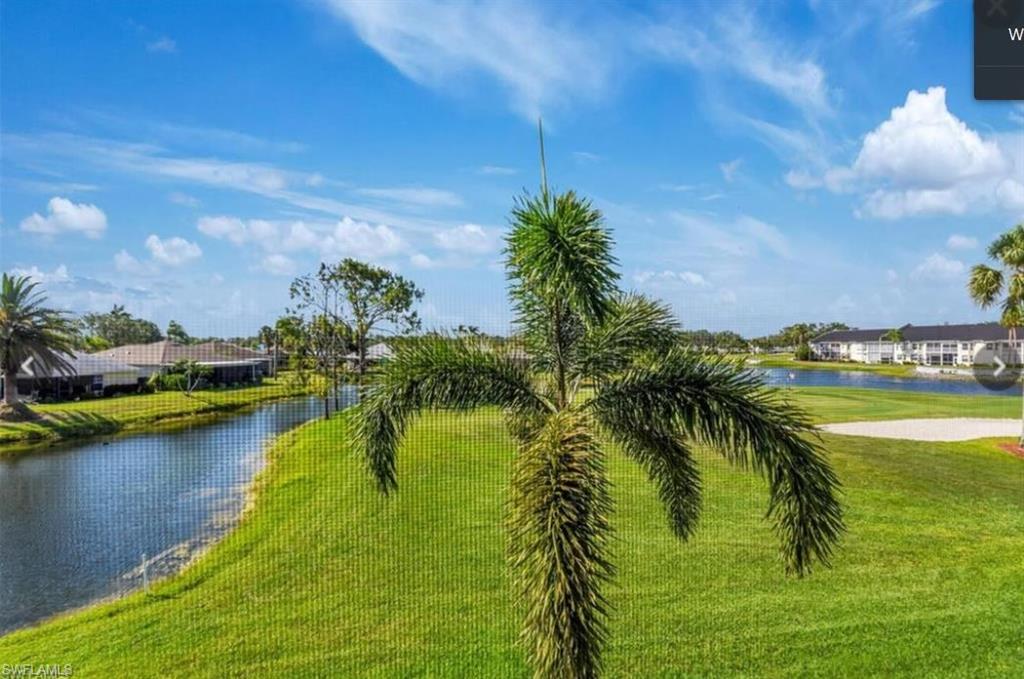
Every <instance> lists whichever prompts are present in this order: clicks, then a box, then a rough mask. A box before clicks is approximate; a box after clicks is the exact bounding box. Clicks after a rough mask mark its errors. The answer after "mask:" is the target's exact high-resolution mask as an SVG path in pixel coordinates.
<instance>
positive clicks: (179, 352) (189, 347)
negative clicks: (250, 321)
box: [94, 340, 272, 384]
mask: <svg viewBox="0 0 1024 679" xmlns="http://www.w3.org/2000/svg"><path fill="white" fill-rule="evenodd" d="M94 355H95V356H101V357H103V358H109V359H112V360H115V361H120V362H122V363H126V364H128V365H130V366H134V367H135V368H138V370H139V372H140V375H141V376H142V378H143V379H148V378H149V376H150V375H152V374H154V373H160V372H164V371H166V370H167V369H168V368H170V367H171V366H173V365H174V364H175V363H177V362H179V361H195V362H196V363H199V364H201V365H205V366H208V367H210V368H211V369H212V370H213V373H212V374H211V376H210V377H209V381H210V382H212V383H214V384H235V383H238V382H259V381H260V380H261V379H262V378H263V377H264V376H265V375H267V374H268V373H269V371H270V363H271V360H272V359H270V358H269V357H267V356H266V355H265V354H263V353H261V352H258V351H254V350H252V349H246V348H245V347H240V346H238V345H236V344H231V343H229V342H204V343H202V344H178V343H177V342H172V341H170V340H162V341H160V342H151V343H149V344H125V345H123V346H120V347H114V348H113V349H106V350H104V351H100V352H97V353H96V354H94Z"/></svg>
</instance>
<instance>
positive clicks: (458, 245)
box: [434, 224, 500, 255]
mask: <svg viewBox="0 0 1024 679" xmlns="http://www.w3.org/2000/svg"><path fill="white" fill-rule="evenodd" d="M434 241H435V242H436V243H437V244H438V246H440V247H441V248H443V249H445V250H451V251H453V252H463V253H467V254H473V255H484V254H487V253H489V252H494V251H496V250H497V249H498V247H499V245H500V241H499V240H498V237H497V235H496V234H494V233H491V232H490V231H488V230H486V229H484V228H483V227H482V226H479V225H477V224H463V225H462V226H456V227H454V228H452V229H446V230H444V231H438V232H437V233H435V234H434Z"/></svg>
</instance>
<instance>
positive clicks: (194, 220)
mask: <svg viewBox="0 0 1024 679" xmlns="http://www.w3.org/2000/svg"><path fill="white" fill-rule="evenodd" d="M970 26H971V18H970V6H969V3H968V2H966V1H964V2H960V1H953V0H950V1H947V2H940V1H938V0H907V2H902V3H897V4H896V8H895V9H893V8H892V6H891V3H889V2H885V1H883V0H878V1H877V2H868V1H865V2H860V3H847V2H825V1H824V0H797V1H795V2H791V3H787V4H782V3H736V4H726V3H721V2H714V3H706V4H699V3H687V4H682V5H681V4H680V3H672V4H658V3H636V4H630V5H624V4H619V3H593V4H588V5H587V6H580V7H578V6H575V5H570V4H568V3H564V4H563V3H559V4H551V3H543V4H542V3H530V2H516V3H480V4H475V3H469V2H460V3H434V2H417V3H405V4H400V3H350V2H343V1H341V0H336V1H331V0H323V1H319V2H317V1H306V2H285V1H281V2H260V3H245V4H242V3H202V2H176V3H138V2H104V3H82V2H66V3H62V2H50V3H35V2H28V1H26V0H15V1H13V2H6V3H3V5H2V6H0V31H2V33H0V66H2V72H3V79H2V85H0V135H2V137H0V143H2V158H0V175H2V187H0V216H2V220H3V221H2V223H0V248H2V261H3V267H4V269H5V270H7V271H12V270H15V271H18V272H23V273H26V272H27V273H30V274H32V275H34V276H35V277H36V278H37V279H39V280H40V281H42V282H43V284H44V285H45V286H46V288H47V290H48V291H49V293H50V294H51V296H52V297H53V298H54V300H55V301H56V302H57V303H58V304H60V305H62V306H65V307H66V308H69V309H71V310H73V311H75V312H79V313H81V312H85V311H91V310H106V309H109V308H110V306H111V305H112V304H114V303H123V304H125V305H126V306H127V307H128V309H129V310H131V311H133V312H134V313H137V314H140V315H144V316H146V317H149V318H152V319H153V320H155V321H157V322H158V323H159V324H160V325H161V326H165V325H166V323H167V321H168V320H170V319H172V318H173V319H177V320H179V321H181V322H183V323H184V324H185V326H186V328H187V329H188V330H190V331H191V332H193V333H194V334H204V335H205V334H219V335H234V334H242V333H249V332H253V331H254V330H255V329H256V328H258V327H259V326H260V325H262V324H264V323H267V322H270V321H272V320H273V319H274V318H275V317H276V316H277V315H278V314H280V313H281V312H283V310H284V308H285V307H286V305H287V303H288V298H287V288H288V282H289V281H290V279H291V277H293V276H294V275H296V274H300V273H303V272H306V271H311V270H313V269H314V268H315V266H316V264H317V263H318V262H319V261H320V260H321V259H331V260H335V259H339V258H341V257H345V256H353V257H357V258H360V259H366V260H370V261H374V262H377V263H380V264H383V265H386V266H389V267H391V268H393V269H395V270H397V271H400V272H401V273H402V274H405V275H408V276H410V277H412V278H413V279H415V280H416V281H417V282H418V283H419V284H420V285H421V287H423V288H424V289H425V291H426V297H425V299H424V303H423V307H422V309H421V312H422V315H423V317H424V319H425V322H426V325H427V326H429V327H436V328H443V327H451V326H453V325H456V324H459V323H468V324H475V325H478V326H481V327H483V328H485V329H487V330H490V331H494V332H507V331H508V329H509V323H510V318H509V314H508V312H507V303H506V301H505V282H504V276H503V273H502V270H501V266H500V259H501V255H500V247H501V234H502V232H503V230H504V229H505V227H506V216H507V214H508V211H509V207H510V205H511V201H512V198H513V196H515V195H516V194H517V193H519V192H520V191H522V190H523V188H530V189H532V188H534V187H536V185H537V183H538V163H537V152H536V130H535V128H536V117H537V116H538V115H543V117H544V123H545V130H546V142H547V150H548V166H549V168H548V169H549V175H550V177H551V180H552V183H553V184H554V185H555V186H556V187H557V188H570V187H571V188H574V189H576V190H578V191H580V192H582V193H583V194H585V195H587V196H589V197H591V198H592V199H593V201H594V203H595V204H596V205H597V206H598V207H600V208H601V209H602V210H603V211H604V213H605V215H606V217H607V221H608V224H609V225H610V226H611V227H612V228H613V230H614V232H615V236H616V239H617V243H618V248H617V254H618V257H619V260H620V263H621V269H622V276H623V285H624V286H625V287H629V288H635V289H638V290H641V291H643V292H646V293H649V294H651V295H654V296H657V297H660V298H662V299H664V300H666V301H668V302H670V303H671V304H672V306H673V308H674V309H675V310H676V312H677V313H678V314H679V316H680V319H681V320H682V322H683V324H684V325H685V326H686V327H689V328H700V327H707V328H712V329H733V330H737V331H740V332H741V333H744V334H748V335H756V334H762V333H767V332H770V331H772V330H774V329H777V328H778V327H780V326H782V325H785V324H788V323H791V322H796V321H825V320H841V321H845V322H847V323H850V324H851V325H859V326H861V327H866V326H891V325H899V324H902V323H904V322H913V323H941V322H947V321H948V322H959V321H972V320H982V319H986V318H988V317H989V316H991V314H990V313H986V312H981V311H978V310H976V309H974V308H973V307H972V306H971V304H970V302H969V300H968V299H967V297H966V294H965V293H964V283H965V279H966V273H967V269H968V268H969V266H970V265H971V264H973V263H975V262H977V261H981V259H983V257H984V246H985V244H986V243H987V242H988V241H989V240H990V239H991V238H992V237H993V236H994V235H996V234H997V233H998V232H1000V231H1001V230H1004V229H1005V228H1007V227H1009V226H1011V225H1013V224H1015V223H1017V222H1018V221H1020V220H1021V218H1022V217H1024V109H1022V108H1020V107H1019V106H1017V105H1014V104H1008V103H995V102H975V101H974V100H973V94H972V81H971V78H972V71H971V40H972V38H971V32H970V31H971V28H970Z"/></svg>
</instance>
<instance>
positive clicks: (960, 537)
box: [0, 395, 1024, 677]
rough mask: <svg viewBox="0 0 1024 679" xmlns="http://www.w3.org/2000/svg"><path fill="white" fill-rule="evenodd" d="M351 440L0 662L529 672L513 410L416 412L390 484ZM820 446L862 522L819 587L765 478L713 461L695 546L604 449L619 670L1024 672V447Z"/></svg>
mask: <svg viewBox="0 0 1024 679" xmlns="http://www.w3.org/2000/svg"><path fill="white" fill-rule="evenodd" d="M801 398H803V396H801ZM814 398H821V395H818V396H815V397H814ZM830 398H831V397H830ZM969 401H970V399H960V402H961V404H963V403H967V402H969ZM347 439H348V425H347V423H346V421H345V419H344V418H336V419H334V420H331V421H329V422H317V423H312V424H309V425H307V426H305V427H303V428H301V429H299V430H297V431H296V432H293V433H291V434H287V435H285V436H284V437H282V438H281V439H279V441H278V443H277V444H276V445H275V446H274V448H273V450H272V452H271V456H272V462H271V465H270V466H269V467H268V469H267V471H265V472H264V475H263V476H262V477H261V480H260V482H259V490H258V494H257V498H256V503H255V506H254V509H253V510H252V511H251V512H250V513H249V514H248V515H247V516H246V518H245V519H244V520H243V522H242V524H241V525H240V527H239V528H238V529H237V530H236V531H235V532H234V533H233V534H232V535H230V536H229V537H228V538H227V539H226V540H224V541H223V542H222V543H221V544H220V545H218V546H217V547H215V548H214V549H213V551H212V552H211V553H210V554H208V555H207V556H206V557H204V558H203V559H201V560H200V561H199V562H198V563H197V564H196V565H194V566H193V567H191V568H190V569H188V570H187V571H186V572H184V573H183V574H181V575H179V576H178V577H175V578H173V579H170V580H168V581H165V582H163V583H160V584H158V585H157V586H155V587H154V588H153V593H152V594H151V595H149V596H146V595H143V594H136V595H133V596H130V597H128V598H126V599H124V600H121V601H117V602H114V603H110V604H105V605H102V606H98V607H96V608H93V609H90V610H87V611H85V612H83V613H78V614H73V615H71V616H66V617H63V618H59V619H57V620H55V621H51V622H49V623H47V624H44V625H43V626H41V627H39V628H35V629H29V630H24V631H21V632H17V633H14V634H10V635H8V636H5V637H0V663H10V664H14V663H23V662H25V663H43V662H59V663H70V664H71V665H72V666H73V667H74V671H75V676H76V677H100V676H102V677H108V676H190V677H221V676H225V675H229V676H289V677H291V676H298V677H304V676H337V677H359V676H374V677H396V676H444V677H469V676H472V677H528V676H530V673H529V670H528V668H527V666H526V664H525V661H524V657H523V654H522V652H521V650H520V649H519V648H518V647H517V645H516V634H517V625H518V615H517V611H516V610H515V608H514V606H513V603H512V597H511V595H510V586H509V581H508V577H507V573H506V570H505V567H504V558H503V535H502V530H501V527H500V526H501V521H502V514H503V509H502V508H503V502H504V498H505V487H506V483H507V480H508V476H509V469H510V461H511V457H512V447H511V445H510V441H509V439H508V438H507V436H506V435H505V433H504V429H503V426H502V420H501V416H500V414H499V413H497V412H496V411H493V410H485V411H479V412H476V413H473V414H471V415H465V416H459V415H454V414H448V413H440V414H431V415H428V416H425V417H424V418H422V419H420V420H418V421H417V423H416V424H415V425H414V426H413V427H412V429H411V431H410V433H409V438H408V442H407V444H406V445H405V446H404V447H403V448H402V450H401V456H400V462H399V478H400V485H401V487H400V489H399V491H398V493H397V494H396V495H395V496H393V497H391V498H389V499H384V498H381V497H379V496H378V495H377V493H376V491H375V490H374V488H373V486H372V484H371V483H370V481H369V480H368V478H367V475H366V472H365V470H364V468H363V466H362V464H361V461H360V460H359V459H358V457H357V455H356V454H355V453H354V452H353V451H352V450H350V449H349V447H348V446H347V444H346V441H347ZM824 442H825V445H826V446H827V448H828V450H829V451H830V455H831V459H832V460H833V462H834V464H835V468H836V471H837V472H838V474H839V476H840V478H841V479H842V481H843V483H844V500H845V504H846V507H847V521H848V524H849V533H848V535H847V536H846V538H845V539H844V541H843V544H842V546H841V548H840V549H839V550H838V552H837V554H836V558H835V564H834V567H833V568H832V569H818V570H817V571H815V573H813V574H812V575H811V576H810V577H808V578H805V579H795V578H791V577H786V576H785V575H784V574H783V572H782V567H781V564H780V562H779V559H778V553H777V542H776V540H775V539H774V536H773V535H772V532H771V530H770V527H769V526H768V525H766V524H765V522H764V521H763V520H762V518H761V517H762V515H763V513H764V509H765V505H766V499H767V498H766V492H765V487H764V483H763V482H762V481H761V480H759V479H758V478H757V477H755V476H753V475H751V474H748V473H745V472H742V471H740V470H737V469H735V468H732V467H730V466H728V465H727V464H726V463H724V462H723V461H722V460H721V459H720V458H718V457H717V456H714V455H712V454H710V453H707V452H701V453H700V457H701V462H702V467H703V473H704V484H705V501H704V506H705V512H704V516H703V519H702V522H701V525H700V528H699V530H698V533H697V535H696V537H695V538H694V539H692V540H691V541H690V542H688V543H685V544H684V543H680V542H679V541H678V540H676V539H675V538H673V537H672V535H671V534H670V532H669V530H668V528H667V522H666V519H665V517H664V515H663V513H662V509H661V507H660V505H659V503H658V502H657V500H656V494H655V492H654V490H653V489H652V487H651V485H650V484H649V483H648V482H647V480H646V478H645V477H644V475H643V474H642V473H641V472H640V471H639V470H638V469H637V468H636V466H635V465H633V464H632V463H631V462H629V461H627V460H625V459H624V458H623V457H622V456H621V455H620V454H619V453H617V452H616V451H609V453H610V464H609V468H610V474H611V476H612V478H613V481H614V497H615V500H616V505H617V511H616V514H615V516H614V519H613V522H614V525H615V528H616V534H617V539H616V542H615V544H614V558H615V562H616V563H617V565H618V568H619V575H618V578H617V579H616V580H615V582H614V584H612V585H610V586H609V588H608V593H609V595H610V598H611V601H612V604H613V606H614V613H613V615H612V618H611V642H610V645H609V647H608V652H607V656H606V670H607V671H606V675H607V676H610V677H632V676H663V677H681V676H682V677H686V676H692V677H705V676H716V677H719V676H757V677H791V676H844V677H854V676H856V677H864V676H887V677H889V676H905V677H922V676H934V677H950V676H961V677H1009V676H1022V675H1024V635H1022V626H1021V620H1022V619H1024V566H1022V562H1021V555H1022V554H1024V490H1022V489H1024V461H1022V460H1020V459H1017V458H1014V457H1011V456H1009V455H1007V454H1005V453H1003V452H1000V451H998V450H996V446H995V442H992V441H982V442H973V443H960V444H925V443H911V442H900V441H880V440H872V439H858V438H851V437H839V436H825V437H824ZM41 558H45V555H41Z"/></svg>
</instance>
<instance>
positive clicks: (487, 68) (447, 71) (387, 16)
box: [323, 0, 613, 120]
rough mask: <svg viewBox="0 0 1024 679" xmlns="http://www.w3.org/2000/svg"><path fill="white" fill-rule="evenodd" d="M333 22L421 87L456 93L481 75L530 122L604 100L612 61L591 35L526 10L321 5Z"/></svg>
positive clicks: (349, 0) (510, 6) (521, 6)
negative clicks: (578, 103)
mask: <svg viewBox="0 0 1024 679" xmlns="http://www.w3.org/2000/svg"><path fill="white" fill-rule="evenodd" d="M323 4H324V5H325V6H326V7H327V8H328V10H329V11H330V12H331V13H332V14H333V15H334V16H335V17H336V18H338V19H339V20H341V21H344V22H345V23H347V24H349V25H350V26H351V27H352V29H353V30H354V31H355V32H356V34H357V35H358V36H359V37H360V38H361V39H362V40H363V41H364V42H365V43H366V44H367V45H369V46H370V47H371V48H373V49H374V50H375V51H377V52H378V53H379V54H380V55H381V56H382V57H383V58H384V59H386V60H387V61H389V62H391V64H392V65H393V66H394V67H395V68H397V69H398V70H399V71H401V72H402V73H403V74H405V75H406V76H407V77H408V78H410V79H411V80H414V81H415V82H417V83H420V84H421V85H426V86H428V87H435V88H438V89H450V88H453V87H458V86H459V85H460V84H463V83H465V82H466V81H467V79H471V78H474V77H477V76H480V75H484V76H487V77H489V78H492V79H494V80H495V81H497V82H498V83H500V84H501V86H502V87H503V88H504V89H505V90H507V91H508V93H509V97H510V98H511V100H512V105H513V106H514V108H515V109H516V110H517V111H518V112H519V113H521V114H523V115H525V116H526V117H527V118H529V119H530V120H535V119H536V117H537V115H538V114H540V113H541V112H542V111H544V110H546V109H549V108H550V107H553V106H562V105H564V104H568V103H571V102H574V101H576V100H579V99H591V100H592V99H596V98H599V97H600V96H601V95H603V93H604V91H605V89H606V88H607V85H608V81H609V73H610V70H611V66H612V59H613V56H612V55H611V54H609V53H608V52H607V51H606V50H605V49H604V48H605V47H606V44H605V41H604V40H601V39H599V38H598V35H597V32H598V30H597V29H593V30H587V28H586V27H585V26H579V25H578V24H577V23H569V22H567V21H559V20H557V19H555V18H554V17H552V16H548V14H549V13H548V12H546V10H545V9H544V8H543V7H540V6H536V5H532V4H527V3H468V2H453V3H445V2H436V1H433V2H432V1H426V2H418V3H394V2H358V1H357V0H325V2H324V3H323Z"/></svg>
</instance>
